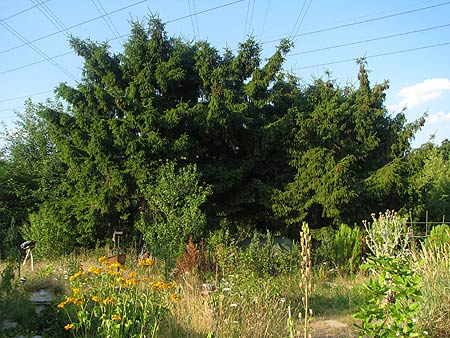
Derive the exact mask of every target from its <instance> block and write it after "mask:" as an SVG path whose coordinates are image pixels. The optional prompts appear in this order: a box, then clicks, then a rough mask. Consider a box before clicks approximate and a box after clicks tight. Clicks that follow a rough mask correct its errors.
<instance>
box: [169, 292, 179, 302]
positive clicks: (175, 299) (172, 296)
mask: <svg viewBox="0 0 450 338" xmlns="http://www.w3.org/2000/svg"><path fill="white" fill-rule="evenodd" d="M170 299H172V300H173V301H174V302H178V301H179V300H180V296H178V295H176V294H174V293H172V294H171V295H170Z"/></svg>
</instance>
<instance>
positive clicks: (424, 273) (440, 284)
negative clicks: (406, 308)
mask: <svg viewBox="0 0 450 338" xmlns="http://www.w3.org/2000/svg"><path fill="white" fill-rule="evenodd" d="M416 269H417V273H418V274H419V275H420V277H421V279H422V288H421V291H422V295H423V304H422V307H421V315H420V316H421V318H420V321H421V323H422V325H423V327H424V329H425V330H426V331H428V332H429V334H430V335H431V336H432V337H449V336H450V244H449V243H445V244H443V245H440V246H437V245H432V246H429V247H427V246H423V247H422V250H421V251H420V252H419V255H418V260H417V262H416Z"/></svg>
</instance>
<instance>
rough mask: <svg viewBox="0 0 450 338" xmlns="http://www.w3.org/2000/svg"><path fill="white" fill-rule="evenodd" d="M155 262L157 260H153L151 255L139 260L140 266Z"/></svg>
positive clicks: (150, 264)
mask: <svg viewBox="0 0 450 338" xmlns="http://www.w3.org/2000/svg"><path fill="white" fill-rule="evenodd" d="M154 263H155V261H154V260H153V258H150V257H149V258H145V259H140V260H138V264H139V265H140V266H152V265H153V264H154Z"/></svg>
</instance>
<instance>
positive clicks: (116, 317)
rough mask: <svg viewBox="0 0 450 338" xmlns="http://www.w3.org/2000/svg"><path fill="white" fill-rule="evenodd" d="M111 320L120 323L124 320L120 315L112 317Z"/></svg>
mask: <svg viewBox="0 0 450 338" xmlns="http://www.w3.org/2000/svg"><path fill="white" fill-rule="evenodd" d="M111 319H112V320H116V321H119V320H121V319H122V317H120V316H119V315H112V316H111Z"/></svg>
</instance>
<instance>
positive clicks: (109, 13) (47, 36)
mask: <svg viewBox="0 0 450 338" xmlns="http://www.w3.org/2000/svg"><path fill="white" fill-rule="evenodd" d="M146 1H147V0H141V1H138V2H135V3H132V4H131V5H128V6H125V7H122V8H119V9H116V10H114V11H111V12H108V13H107V14H104V15H100V16H97V17H95V18H92V19H89V20H86V21H83V22H80V23H78V24H75V25H73V26H70V27H67V29H68V30H69V29H73V28H76V27H79V26H82V25H85V24H87V23H89V22H92V21H96V20H98V19H101V18H102V17H104V16H105V15H111V14H114V13H117V12H121V11H123V10H125V9H128V8H130V7H133V6H136V5H139V4H141V3H143V2H146ZM241 1H243V0H241ZM59 33H62V30H58V31H56V32H53V33H50V34H47V35H45V36H41V37H40V38H37V39H34V40H31V41H29V42H28V43H23V44H21V45H18V46H15V47H11V48H8V49H4V50H2V51H0V54H4V53H6V52H10V51H12V50H14V49H17V48H20V47H23V46H27V45H29V44H30V43H34V42H37V41H41V40H44V39H47V38H49V37H51V36H54V35H56V34H59Z"/></svg>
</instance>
